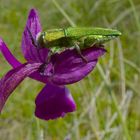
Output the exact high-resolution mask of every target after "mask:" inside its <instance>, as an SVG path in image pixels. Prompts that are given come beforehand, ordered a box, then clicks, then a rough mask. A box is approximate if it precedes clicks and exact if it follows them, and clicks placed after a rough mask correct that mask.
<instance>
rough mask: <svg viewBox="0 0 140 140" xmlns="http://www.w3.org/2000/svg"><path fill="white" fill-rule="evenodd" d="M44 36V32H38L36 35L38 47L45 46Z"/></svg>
mask: <svg viewBox="0 0 140 140" xmlns="http://www.w3.org/2000/svg"><path fill="white" fill-rule="evenodd" d="M44 37H45V33H44V32H39V33H38V34H37V36H36V41H37V46H38V48H44V47H45V44H46V41H44V40H45V39H44Z"/></svg>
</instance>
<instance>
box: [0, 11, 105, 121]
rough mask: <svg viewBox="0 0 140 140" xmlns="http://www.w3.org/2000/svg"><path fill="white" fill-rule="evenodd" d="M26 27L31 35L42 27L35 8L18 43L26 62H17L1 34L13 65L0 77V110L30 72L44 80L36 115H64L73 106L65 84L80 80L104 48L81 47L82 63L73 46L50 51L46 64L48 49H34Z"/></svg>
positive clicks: (0, 48) (4, 51)
mask: <svg viewBox="0 0 140 140" xmlns="http://www.w3.org/2000/svg"><path fill="white" fill-rule="evenodd" d="M27 28H29V29H30V31H31V33H32V35H33V37H34V38H36V36H37V34H38V33H39V32H41V31H42V29H41V24H40V21H39V17H38V14H37V11H36V10H35V9H32V10H31V11H30V13H29V16H28V20H27V24H26V26H25V29H24V32H23V36H22V44H21V46H22V52H23V55H24V57H25V59H26V60H27V62H26V63H23V64H22V63H21V62H19V61H18V60H17V59H16V58H15V57H14V56H13V55H12V53H11V52H10V50H9V49H8V48H7V46H6V44H5V43H4V41H3V40H2V39H1V38H0V51H1V52H2V54H3V56H4V57H5V59H6V60H7V61H8V63H9V64H10V65H11V66H12V67H13V69H12V70H10V71H9V72H8V73H7V74H6V75H5V76H4V77H3V78H2V79H1V80H0V112H1V110H2V108H3V106H4V104H5V102H6V100H7V99H8V97H9V96H10V95H11V93H12V92H13V90H14V89H15V88H16V87H17V86H18V85H19V84H20V83H21V82H22V81H23V80H24V79H25V78H26V77H28V76H29V77H30V78H33V79H35V80H38V81H40V82H43V83H45V84H46V85H45V87H44V88H43V89H42V90H41V92H40V93H39V94H38V96H37V97H36V100H35V103H36V109H35V115H36V116H37V117H38V118H40V119H44V120H49V119H56V118H58V117H63V116H64V115H65V114H66V113H68V112H73V111H74V110H75V109H76V105H75V102H74V100H73V98H72V96H71V93H70V92H69V90H68V89H67V88H66V87H65V85H67V84H72V83H75V82H77V81H80V80H81V79H83V78H84V77H85V76H87V75H88V74H89V73H90V72H91V71H92V70H93V69H94V67H95V65H96V63H97V61H98V58H99V57H100V56H102V55H103V54H104V53H105V52H106V51H105V49H103V48H100V47H96V46H95V45H94V46H93V47H91V48H88V49H85V50H83V51H82V54H83V55H84V56H85V57H86V59H87V61H88V63H85V62H83V60H82V59H81V58H80V57H79V56H78V54H77V52H76V50H66V51H64V52H62V53H60V54H55V55H53V56H52V59H51V61H50V62H49V64H48V65H46V61H47V57H48V52H49V49H47V48H42V49H37V48H36V47H35V46H34V45H33V44H32V40H31V38H30V34H29V32H28V29H27ZM52 71H53V72H52Z"/></svg>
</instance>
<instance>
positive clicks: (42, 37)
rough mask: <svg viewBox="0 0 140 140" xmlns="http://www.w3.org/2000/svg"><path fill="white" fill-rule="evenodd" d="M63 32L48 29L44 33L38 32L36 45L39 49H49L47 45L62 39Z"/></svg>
mask: <svg viewBox="0 0 140 140" xmlns="http://www.w3.org/2000/svg"><path fill="white" fill-rule="evenodd" d="M64 36H65V35H64V30H63V29H50V30H47V31H45V32H40V33H39V34H38V35H37V38H36V40H37V44H38V47H39V48H42V47H45V46H47V47H48V48H49V47H50V46H49V44H50V43H51V42H54V41H56V40H58V39H60V38H62V37H64Z"/></svg>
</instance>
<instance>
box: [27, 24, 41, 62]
mask: <svg viewBox="0 0 140 140" xmlns="http://www.w3.org/2000/svg"><path fill="white" fill-rule="evenodd" d="M26 27H27V31H28V33H29V35H30V38H31V41H32V44H33V45H34V46H35V47H36V49H37V52H38V56H39V57H40V60H41V61H42V62H43V60H42V58H41V56H40V53H39V49H38V45H37V42H36V40H35V39H34V37H33V35H32V33H31V31H30V29H29V27H28V26H26Z"/></svg>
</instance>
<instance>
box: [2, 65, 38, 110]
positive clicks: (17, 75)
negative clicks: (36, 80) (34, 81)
mask: <svg viewBox="0 0 140 140" xmlns="http://www.w3.org/2000/svg"><path fill="white" fill-rule="evenodd" d="M39 67H40V63H34V64H23V65H21V66H19V67H17V68H15V69H12V70H10V71H9V72H8V73H7V74H6V75H5V76H4V77H3V78H2V79H1V80H0V112H1V110H2V108H3V106H4V104H5V102H6V100H7V99H8V97H9V96H10V95H11V93H12V92H13V90H14V89H15V88H16V87H17V86H18V85H19V84H20V83H21V82H22V81H23V80H24V79H25V78H26V77H27V76H29V75H30V74H31V73H33V72H35V71H37V70H38V68H39Z"/></svg>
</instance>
